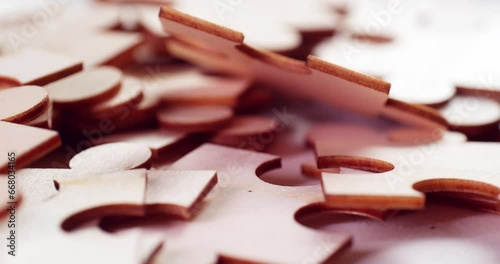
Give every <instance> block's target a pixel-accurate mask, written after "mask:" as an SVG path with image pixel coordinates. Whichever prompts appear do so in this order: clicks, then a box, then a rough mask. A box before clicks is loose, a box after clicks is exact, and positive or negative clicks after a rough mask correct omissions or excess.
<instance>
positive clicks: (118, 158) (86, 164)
mask: <svg viewBox="0 0 500 264" xmlns="http://www.w3.org/2000/svg"><path fill="white" fill-rule="evenodd" d="M150 165H151V151H150V150H149V148H147V147H145V146H141V145H137V144H132V143H109V144H103V145H99V146H95V147H92V148H89V149H87V150H84V151H82V152H80V153H78V154H77V155H75V156H74V157H73V158H72V159H71V160H70V161H69V167H70V168H71V169H73V170H78V171H82V172H83V173H85V174H91V173H104V172H113V171H121V170H130V169H135V168H148V167H149V166H150Z"/></svg>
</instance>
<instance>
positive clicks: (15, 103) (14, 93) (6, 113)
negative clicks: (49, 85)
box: [0, 86, 50, 123]
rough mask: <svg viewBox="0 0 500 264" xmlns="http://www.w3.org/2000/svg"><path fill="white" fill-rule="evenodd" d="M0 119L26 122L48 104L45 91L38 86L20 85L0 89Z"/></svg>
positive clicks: (42, 111)
mask: <svg viewBox="0 0 500 264" xmlns="http://www.w3.org/2000/svg"><path fill="white" fill-rule="evenodd" d="M0 102H1V103H2V109H0V120H2V121H7V122H13V123H28V122H30V121H33V120H34V119H36V118H37V117H39V116H41V115H42V114H43V113H44V112H46V111H47V110H48V108H49V106H50V102H49V97H48V94H47V91H46V90H45V89H43V88H42V87H40V86H21V87H14V88H10V89H2V90H0Z"/></svg>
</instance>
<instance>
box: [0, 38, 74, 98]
mask: <svg viewBox="0 0 500 264" xmlns="http://www.w3.org/2000/svg"><path fill="white" fill-rule="evenodd" d="M82 69H83V66H82V63H81V62H80V61H77V60H75V59H72V58H71V57H65V56H63V55H60V54H59V53H49V52H46V51H44V50H40V49H31V48H30V49H24V50H22V51H20V52H18V53H14V54H8V55H5V56H2V57H0V87H3V88H6V87H16V86H23V85H46V84H48V83H50V82H53V81H56V80H59V79H61V78H64V77H67V76H69V75H71V74H74V73H76V72H79V71H81V70H82Z"/></svg>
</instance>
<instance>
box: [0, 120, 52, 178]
mask: <svg viewBox="0 0 500 264" xmlns="http://www.w3.org/2000/svg"><path fill="white" fill-rule="evenodd" d="M0 138H3V139H5V140H4V141H3V143H2V145H1V146H0V151H1V152H3V153H9V152H14V153H15V155H16V169H20V168H23V167H25V166H26V165H28V164H29V163H31V162H33V161H35V160H36V159H38V158H40V157H42V156H43V155H45V154H47V153H49V152H50V151H52V150H54V149H55V148H57V147H58V146H59V145H61V139H60V138H59V134H58V133H57V132H56V131H52V130H48V129H42V128H36V127H30V126H25V125H19V124H14V123H8V122H3V121H0ZM7 168H8V160H7V159H4V160H2V161H1V162H0V173H4V172H6V171H7Z"/></svg>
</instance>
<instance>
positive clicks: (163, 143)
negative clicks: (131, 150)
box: [103, 130, 186, 159]
mask: <svg viewBox="0 0 500 264" xmlns="http://www.w3.org/2000/svg"><path fill="white" fill-rule="evenodd" d="M185 138H186V134H183V133H174V132H167V131H162V130H147V131H134V132H127V133H121V134H115V135H111V136H108V137H104V139H103V143H113V142H126V143H134V144H138V145H143V146H146V147H148V148H150V149H151V152H152V154H153V159H157V158H159V157H160V156H162V155H163V154H165V153H166V152H167V151H168V150H169V149H171V148H172V147H173V146H174V145H176V144H177V143H179V142H181V141H182V140H184V139H185Z"/></svg>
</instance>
